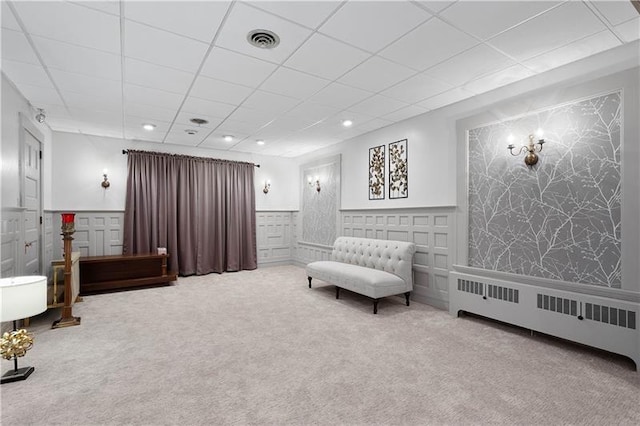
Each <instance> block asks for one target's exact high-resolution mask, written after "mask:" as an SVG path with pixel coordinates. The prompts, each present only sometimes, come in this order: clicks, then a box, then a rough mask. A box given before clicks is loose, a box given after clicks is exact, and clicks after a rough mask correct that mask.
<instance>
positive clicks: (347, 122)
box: [342, 120, 353, 127]
mask: <svg viewBox="0 0 640 426" xmlns="http://www.w3.org/2000/svg"><path fill="white" fill-rule="evenodd" d="M352 124H353V121H351V120H342V125H343V126H344V127H351V125H352Z"/></svg>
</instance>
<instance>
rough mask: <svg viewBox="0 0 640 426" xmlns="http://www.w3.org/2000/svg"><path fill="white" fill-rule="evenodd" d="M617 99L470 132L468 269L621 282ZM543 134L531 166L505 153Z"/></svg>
mask: <svg viewBox="0 0 640 426" xmlns="http://www.w3.org/2000/svg"><path fill="white" fill-rule="evenodd" d="M621 108H622V107H621V93H620V92H615V93H610V94H606V95H601V96H597V97H593V98H590V99H585V100H580V101H575V102H573V103H569V104H565V105H560V106H558V107H554V108H551V109H547V110H544V111H539V112H537V113H535V114H529V115H526V116H523V117H519V118H515V119H513V120H510V121H503V122H500V123H497V124H491V125H487V126H484V127H479V128H475V129H472V130H470V131H469V134H468V135H469V136H468V137H469V139H468V144H469V266H473V267H477V268H483V269H489V270H495V271H503V272H511V273H515V274H521V275H528V276H536V277H543V278H548V279H555V280H562V281H567V282H573V283H581V284H591V285H599V286H608V287H614V288H617V287H620V285H621V207H620V202H621V175H620V127H621V123H620V122H621ZM538 128H542V129H544V131H545V134H544V138H545V140H546V143H545V145H544V149H543V151H542V152H541V153H540V160H539V163H538V164H537V165H536V166H534V168H532V169H529V168H527V166H525V164H524V155H520V156H518V157H513V156H511V155H510V154H509V152H508V150H507V149H506V146H507V144H508V143H507V139H506V138H507V135H508V134H510V133H512V134H513V135H515V136H516V142H515V143H516V146H517V147H518V146H520V145H521V144H525V143H526V142H527V136H528V134H529V133H533V132H535V130H536V129H538Z"/></svg>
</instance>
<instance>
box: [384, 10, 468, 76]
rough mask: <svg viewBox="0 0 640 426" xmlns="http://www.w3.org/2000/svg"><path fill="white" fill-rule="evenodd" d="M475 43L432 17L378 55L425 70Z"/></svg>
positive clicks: (465, 35)
mask: <svg viewBox="0 0 640 426" xmlns="http://www.w3.org/2000/svg"><path fill="white" fill-rule="evenodd" d="M476 44H478V41H477V40H476V39H474V38H473V37H470V36H468V35H467V34H465V33H463V32H461V31H460V30H458V29H456V28H454V27H452V26H451V25H449V24H447V23H444V22H442V21H441V20H440V19H438V18H432V19H430V20H428V21H427V22H425V23H424V24H422V25H420V26H419V27H418V28H416V29H415V30H413V31H411V32H410V33H409V34H407V35H406V36H404V37H402V38H401V39H400V40H398V41H396V42H395V43H393V44H392V45H390V46H389V47H387V48H386V49H384V50H383V51H382V52H380V53H379V55H380V56H382V57H385V58H387V59H390V60H392V61H395V62H398V63H400V64H403V65H406V66H408V67H411V68H414V69H417V70H424V69H426V68H428V67H430V66H432V65H435V64H437V63H438V62H441V61H443V60H445V59H448V58H450V57H452V56H453V55H455V54H457V53H459V52H462V51H463V50H466V49H468V48H470V47H472V46H474V45H476ZM417 52H420V53H419V54H417Z"/></svg>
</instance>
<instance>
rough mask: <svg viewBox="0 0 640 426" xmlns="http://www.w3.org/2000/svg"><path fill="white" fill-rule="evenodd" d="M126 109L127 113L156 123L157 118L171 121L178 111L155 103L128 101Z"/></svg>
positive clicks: (144, 120) (125, 105)
mask: <svg viewBox="0 0 640 426" xmlns="http://www.w3.org/2000/svg"><path fill="white" fill-rule="evenodd" d="M124 111H125V113H126V114H127V115H134V116H136V117H140V118H142V119H143V122H145V123H147V122H150V123H154V122H155V120H159V121H164V122H169V123H171V122H172V121H173V119H174V117H175V116H176V112H177V111H176V110H175V109H168V108H161V107H157V106H154V105H143V104H136V103H133V102H127V101H125V103H124Z"/></svg>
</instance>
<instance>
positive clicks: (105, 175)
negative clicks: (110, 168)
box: [101, 169, 111, 189]
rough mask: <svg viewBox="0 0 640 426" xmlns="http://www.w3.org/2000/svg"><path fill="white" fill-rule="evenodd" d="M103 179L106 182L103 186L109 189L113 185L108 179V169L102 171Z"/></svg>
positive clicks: (103, 182)
mask: <svg viewBox="0 0 640 426" xmlns="http://www.w3.org/2000/svg"><path fill="white" fill-rule="evenodd" d="M102 177H103V178H104V180H103V181H102V184H101V185H102V187H103V188H104V189H107V188H108V187H110V186H111V184H110V183H109V179H108V178H107V169H104V170H103V171H102Z"/></svg>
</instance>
